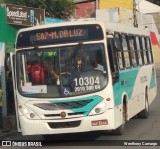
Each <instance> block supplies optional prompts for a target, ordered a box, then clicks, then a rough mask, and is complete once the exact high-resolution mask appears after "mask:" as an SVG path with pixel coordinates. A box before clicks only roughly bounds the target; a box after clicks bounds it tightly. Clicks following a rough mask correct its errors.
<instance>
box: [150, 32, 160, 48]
mask: <svg viewBox="0 0 160 149" xmlns="http://www.w3.org/2000/svg"><path fill="white" fill-rule="evenodd" d="M150 37H151V42H152V45H159V42H158V39H157V37H156V35H155V33H154V32H150Z"/></svg>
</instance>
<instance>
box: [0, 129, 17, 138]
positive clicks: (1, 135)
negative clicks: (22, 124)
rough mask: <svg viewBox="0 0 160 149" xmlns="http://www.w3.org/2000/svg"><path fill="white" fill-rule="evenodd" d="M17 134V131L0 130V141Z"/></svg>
mask: <svg viewBox="0 0 160 149" xmlns="http://www.w3.org/2000/svg"><path fill="white" fill-rule="evenodd" d="M17 133H18V132H17V130H4V129H0V140H3V139H4V140H5V138H7V137H9V136H12V135H16V134H17Z"/></svg>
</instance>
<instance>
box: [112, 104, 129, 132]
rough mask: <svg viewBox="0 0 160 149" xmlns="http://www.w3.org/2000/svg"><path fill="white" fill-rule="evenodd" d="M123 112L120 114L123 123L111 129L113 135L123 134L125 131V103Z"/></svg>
mask: <svg viewBox="0 0 160 149" xmlns="http://www.w3.org/2000/svg"><path fill="white" fill-rule="evenodd" d="M122 112H123V114H122V118H123V124H122V125H121V126H119V127H118V128H117V129H115V130H113V131H112V132H113V134H114V135H123V134H124V132H125V123H126V112H127V109H126V104H124V103H123V111H122Z"/></svg>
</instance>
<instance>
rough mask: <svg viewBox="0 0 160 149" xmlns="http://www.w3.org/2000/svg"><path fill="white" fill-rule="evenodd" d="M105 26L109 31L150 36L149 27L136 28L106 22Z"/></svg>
mask: <svg viewBox="0 0 160 149" xmlns="http://www.w3.org/2000/svg"><path fill="white" fill-rule="evenodd" d="M105 27H106V31H107V32H120V33H121V32H122V33H128V34H136V35H144V36H149V31H148V30H147V29H143V28H136V27H132V26H127V25H124V24H120V23H105Z"/></svg>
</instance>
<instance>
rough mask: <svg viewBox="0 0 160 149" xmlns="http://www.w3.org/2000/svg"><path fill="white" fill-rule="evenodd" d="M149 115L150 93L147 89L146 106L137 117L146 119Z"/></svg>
mask: <svg viewBox="0 0 160 149" xmlns="http://www.w3.org/2000/svg"><path fill="white" fill-rule="evenodd" d="M148 115H149V103H148V94H147V91H146V93H145V108H144V109H143V110H142V111H141V112H139V113H138V114H137V117H138V118H142V119H145V118H148Z"/></svg>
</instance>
